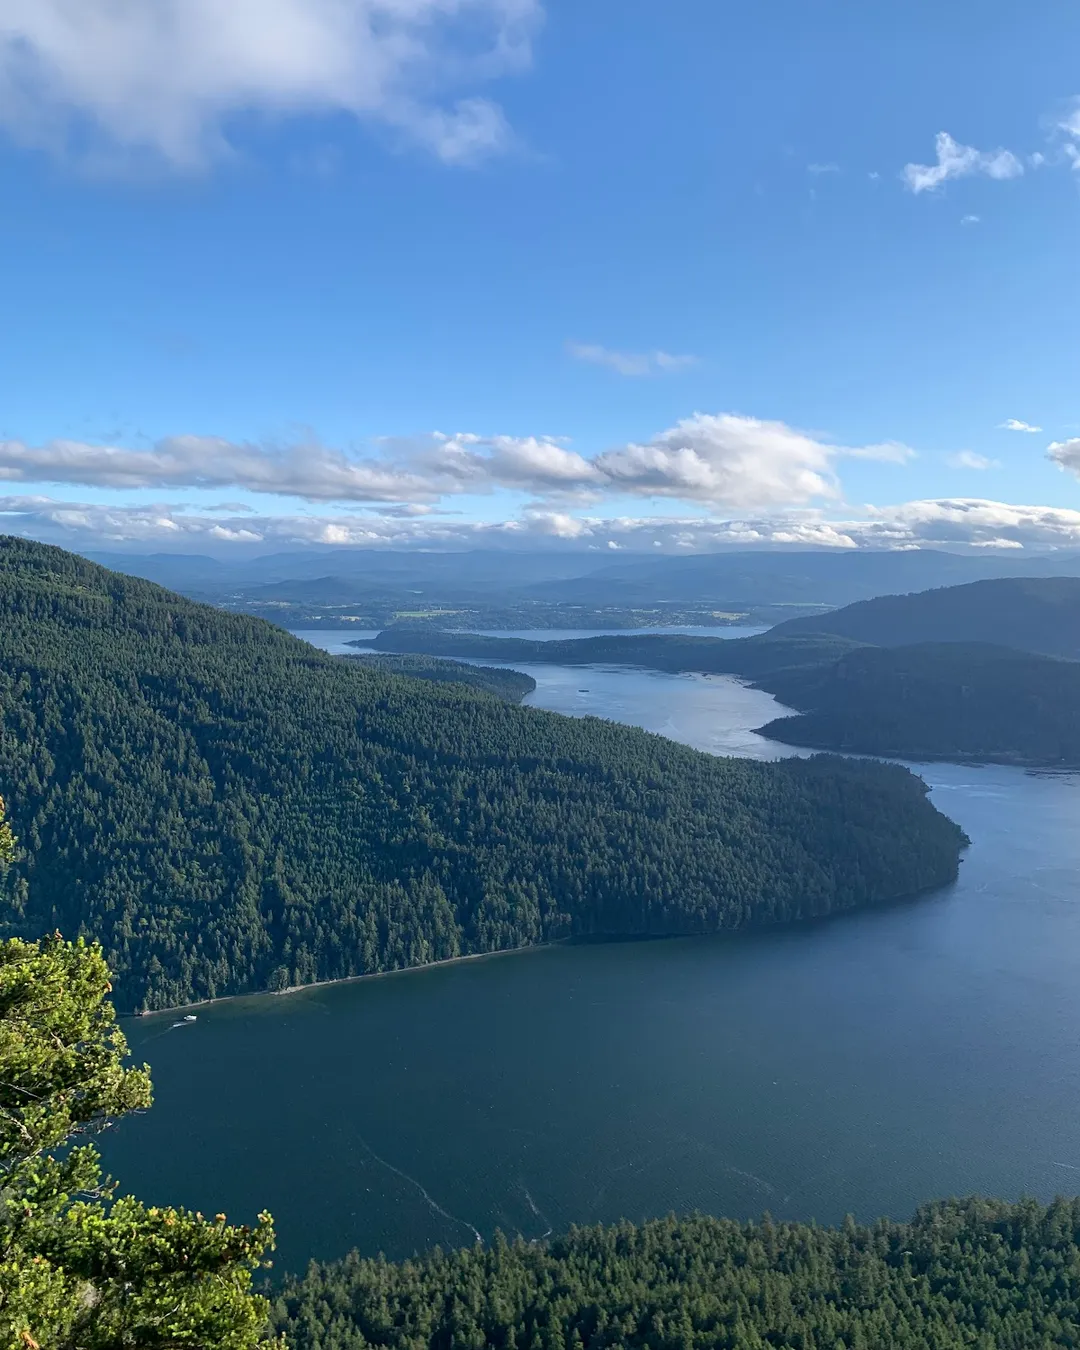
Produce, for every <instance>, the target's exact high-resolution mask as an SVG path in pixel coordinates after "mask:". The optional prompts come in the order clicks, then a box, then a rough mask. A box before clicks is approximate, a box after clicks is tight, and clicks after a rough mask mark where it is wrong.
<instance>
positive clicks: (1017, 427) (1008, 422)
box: [998, 417, 1042, 435]
mask: <svg viewBox="0 0 1080 1350" xmlns="http://www.w3.org/2000/svg"><path fill="white" fill-rule="evenodd" d="M998 430H999V431H1029V432H1031V433H1032V435H1034V434H1035V433H1036V432H1039V431H1042V427H1033V426H1032V425H1031V423H1030V422H1021V421H1020V419H1019V418H1017V417H1006V419H1005V421H1004V422H999V423H998Z"/></svg>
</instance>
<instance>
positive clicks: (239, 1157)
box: [104, 630, 1080, 1268]
mask: <svg viewBox="0 0 1080 1350" xmlns="http://www.w3.org/2000/svg"><path fill="white" fill-rule="evenodd" d="M728 631H729V632H730V630H728ZM331 636H332V637H333V638H335V639H336V638H338V637H339V636H341V635H339V634H333V635H331ZM346 636H351V635H346ZM529 671H530V673H531V674H533V675H534V677H535V678H536V679H537V680H538V682H539V683H538V688H537V691H536V693H535V694H534V695H532V696H531V700H530V701H532V702H536V703H539V704H542V705H543V706H547V707H551V708H555V709H557V710H558V711H561V712H569V713H575V714H583V713H595V714H600V715H605V716H609V717H614V718H618V719H619V720H622V721H626V722H632V723H635V724H637V725H641V726H645V727H647V728H649V729H650V730H653V731H660V732H663V733H664V734H667V735H670V736H673V737H676V738H677V739H680V740H683V741H686V742H687V743H689V744H691V745H696V746H699V747H701V748H703V749H707V750H713V751H723V752H726V753H737V754H751V755H779V754H783V753H789V752H788V751H787V750H785V749H783V748H782V747H778V746H774V745H772V744H771V743H769V742H765V741H763V740H762V739H761V738H760V737H755V736H754V734H753V732H752V728H753V727H754V726H757V725H760V724H761V723H762V722H764V721H766V720H768V718H769V717H770V716H773V715H775V710H776V707H777V705H776V704H775V703H774V701H773V700H772V699H771V698H770V697H769V696H768V695H765V694H761V693H760V692H758V691H754V690H750V689H747V688H745V687H744V686H742V685H740V684H739V683H738V682H737V681H734V680H729V679H725V678H719V677H714V678H712V679H706V678H704V677H698V676H670V675H661V674H654V673H651V672H645V671H640V670H627V669H620V668H600V667H585V668H574V669H566V668H560V667H552V666H543V665H539V666H535V667H529ZM920 772H922V773H923V774H924V776H925V777H926V778H927V781H928V782H929V783H930V784H931V785H932V788H933V795H934V800H935V801H936V803H937V804H938V805H939V806H940V807H941V808H942V809H943V810H944V811H946V812H947V813H948V814H949V815H951V816H952V817H953V818H954V819H956V820H957V821H959V822H960V824H961V825H962V826H963V827H964V828H965V830H966V831H967V832H968V834H969V835H970V836H971V838H972V841H973V843H972V847H971V849H970V850H969V852H968V854H967V856H966V858H965V861H964V863H963V867H962V871H961V877H960V880H959V882H958V883H957V884H956V885H955V886H952V887H950V888H949V889H947V890H945V891H942V892H940V893H938V894H936V895H933V896H930V897H927V898H924V899H922V900H920V901H918V902H915V903H912V904H910V905H904V906H900V907H897V908H893V909H889V910H887V911H883V912H880V913H863V914H858V915H855V916H851V917H847V918H840V919H835V920H832V921H830V922H826V923H821V924H815V925H810V926H804V927H800V928H795V929H787V930H784V931H777V932H773V933H767V934H758V935H754V936H747V937H741V938H737V939H692V940H681V939H680V940H671V941H666V942H648V943H627V944H618V945H608V946H580V947H558V948H552V949H547V950H540V951H532V952H525V953H521V954H515V955H510V956H504V957H497V958H489V959H483V960H478V961H471V962H465V963H461V964H458V965H453V966H445V967H441V968H437V969H432V970H428V971H420V972H412V973H404V974H400V975H394V976H388V977H381V978H378V979H374V980H367V981H362V982H359V983H354V984H349V985H339V986H333V987H326V988H322V989H314V990H309V991H305V992H303V993H300V994H294V995H289V996H285V997H278V998H275V997H264V998H255V999H247V1000H237V1001H233V1002H225V1003H220V1004H217V1005H214V1006H213V1007H210V1008H208V1009H205V1010H202V1011H200V1013H199V1019H198V1022H197V1023H195V1024H193V1025H189V1026H182V1027H177V1028H174V1027H172V1025H171V1024H172V1021H173V1020H174V1019H172V1018H168V1017H166V1018H148V1019H142V1020H140V1021H137V1022H134V1023H129V1025H128V1030H129V1034H130V1037H131V1041H132V1045H133V1049H134V1050H135V1053H136V1054H137V1055H138V1056H140V1057H143V1056H145V1058H146V1059H148V1060H149V1061H150V1063H151V1065H152V1068H153V1070H154V1078H155V1085H156V1090H157V1104H156V1105H155V1107H154V1109H153V1111H151V1112H149V1113H148V1114H147V1115H145V1116H142V1117H139V1118H137V1119H134V1120H129V1121H125V1122H123V1123H122V1124H121V1125H120V1126H119V1127H118V1128H117V1129H115V1130H114V1131H113V1132H112V1133H111V1134H109V1135H108V1136H106V1138H105V1143H104V1151H105V1155H106V1162H107V1164H108V1166H109V1167H110V1169H111V1170H112V1171H113V1172H114V1174H115V1175H117V1176H118V1177H119V1178H120V1179H121V1181H122V1182H123V1184H124V1186H125V1187H131V1189H133V1190H134V1191H135V1192H136V1193H138V1194H140V1195H141V1196H143V1197H145V1198H146V1199H147V1200H148V1201H153V1202H157V1203H167V1202H173V1203H182V1204H186V1205H189V1206H192V1207H195V1208H200V1209H202V1210H203V1211H205V1212H210V1213H213V1212H216V1211H218V1210H219V1209H224V1210H226V1211H227V1212H228V1213H229V1215H230V1217H231V1218H233V1219H235V1220H241V1219H250V1218H251V1217H252V1216H253V1215H254V1214H255V1213H256V1211H257V1210H259V1209H261V1208H263V1207H264V1206H265V1207H267V1208H269V1209H270V1210H272V1211H273V1213H274V1214H275V1217H276V1219H277V1222H278V1227H279V1231H280V1235H281V1247H280V1251H279V1260H278V1264H279V1266H286V1267H289V1268H297V1267H300V1266H302V1265H303V1263H304V1262H305V1261H306V1260H307V1258H308V1257H309V1256H312V1255H315V1256H319V1257H332V1256H334V1255H338V1254H340V1253H342V1252H344V1251H345V1250H347V1249H348V1248H350V1247H353V1246H358V1247H359V1248H360V1249H361V1250H362V1251H364V1252H367V1253H373V1252H376V1251H378V1250H383V1251H385V1252H387V1253H388V1254H389V1255H392V1256H401V1255H403V1254H407V1253H410V1252H412V1251H415V1250H417V1249H421V1248H424V1247H427V1246H430V1245H432V1244H434V1243H441V1244H442V1245H444V1246H448V1245H458V1244H461V1243H465V1242H469V1241H473V1240H475V1237H476V1235H477V1234H478V1233H479V1234H481V1235H482V1236H484V1237H487V1236H489V1235H490V1234H491V1233H492V1232H493V1231H494V1229H495V1228H496V1227H501V1228H503V1229H504V1230H505V1231H508V1232H511V1233H516V1232H520V1233H522V1234H524V1235H525V1236H526V1237H530V1238H532V1237H539V1236H541V1235H542V1234H544V1233H545V1232H546V1231H547V1230H548V1229H551V1228H553V1229H555V1230H559V1229H561V1228H564V1227H566V1226H567V1225H569V1224H571V1223H575V1222H577V1223H582V1222H590V1221H595V1220H611V1219H615V1218H618V1217H620V1216H623V1215H626V1216H629V1217H632V1218H642V1217H644V1216H647V1215H655V1214H663V1213H665V1212H667V1211H669V1210H679V1211H685V1210H689V1209H693V1208H699V1209H703V1210H708V1211H711V1212H713V1213H718V1214H727V1215H734V1216H751V1215H758V1214H760V1213H761V1212H762V1211H763V1210H765V1209H768V1210H770V1211H771V1212H772V1213H773V1214H774V1215H777V1216H782V1217H792V1218H801V1219H810V1218H816V1219H818V1220H821V1221H826V1222H832V1221H836V1220H839V1219H841V1218H842V1217H843V1215H844V1214H845V1213H848V1212H852V1213H855V1214H856V1215H857V1216H859V1217H860V1218H871V1217H873V1216H875V1215H877V1214H884V1213H888V1214H892V1215H897V1216H903V1215H907V1214H909V1213H910V1212H911V1211H912V1210H913V1209H914V1208H915V1207H916V1206H917V1205H918V1204H920V1203H922V1202H923V1201H926V1200H929V1199H932V1198H935V1197H940V1196H946V1195H954V1194H963V1193H968V1192H972V1191H981V1192H988V1193H994V1194H999V1195H1004V1196H1017V1195H1019V1194H1022V1193H1030V1194H1035V1195H1039V1196H1043V1197H1049V1196H1051V1195H1053V1194H1054V1193H1055V1192H1073V1191H1075V1190H1077V1189H1080V980H1078V979H1077V965H1078V958H1080V905H1078V900H1080V832H1078V831H1077V830H1076V820H1077V812H1078V807H1080V776H1077V775H1062V774H1057V775H1055V774H1034V773H1026V772H1023V771H1021V770H1016V769H1011V768H1004V767H986V768H971V767H966V766H965V767H959V766H952V765H940V764H937V765H932V766H926V767H925V768H923V769H921V770H920Z"/></svg>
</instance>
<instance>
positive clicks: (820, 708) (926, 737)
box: [761, 642, 1080, 767]
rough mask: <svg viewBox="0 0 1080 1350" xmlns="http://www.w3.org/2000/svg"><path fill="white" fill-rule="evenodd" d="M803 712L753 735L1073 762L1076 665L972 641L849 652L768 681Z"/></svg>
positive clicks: (1076, 757) (1076, 749)
mask: <svg viewBox="0 0 1080 1350" xmlns="http://www.w3.org/2000/svg"><path fill="white" fill-rule="evenodd" d="M767 684H768V687H769V689H770V690H771V691H772V692H773V693H774V694H776V696H777V697H778V698H779V699H780V701H781V703H786V704H788V705H789V706H791V707H794V708H802V709H806V711H805V712H804V714H803V715H802V716H799V717H782V718H778V719H777V720H776V721H774V722H770V723H769V724H768V725H767V726H764V727H762V728H761V731H762V734H763V735H765V736H772V737H774V738H775V739H776V740H779V741H786V742H787V743H788V744H790V745H805V746H813V747H814V748H816V749H829V750H846V751H858V752H859V753H862V754H869V755H890V756H896V757H899V758H904V759H954V760H966V759H974V760H997V761H1004V762H1014V763H1020V764H1031V765H1040V766H1043V767H1075V766H1077V765H1080V662H1078V661H1063V660H1058V659H1057V658H1055V657H1051V656H1036V655H1034V654H1033V653H1031V652H1021V651H1016V650H1014V649H1012V648H1009V647H993V646H990V645H988V644H981V643H963V642H936V643H922V644H919V645H918V646H912V647H859V648H856V649H855V650H854V651H852V652H850V653H848V654H847V655H846V656H843V657H841V659H840V660H839V661H836V662H835V663H833V664H832V665H828V666H824V667H818V668H814V669H812V670H811V669H805V670H793V671H786V672H781V673H777V674H775V675H773V676H772V677H771V678H770V679H769V680H768V681H767Z"/></svg>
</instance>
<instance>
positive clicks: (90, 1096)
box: [0, 935, 273, 1350]
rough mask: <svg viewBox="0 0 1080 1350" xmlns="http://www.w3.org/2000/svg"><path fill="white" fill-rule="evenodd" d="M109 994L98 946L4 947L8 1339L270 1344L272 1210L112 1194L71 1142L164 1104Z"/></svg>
mask: <svg viewBox="0 0 1080 1350" xmlns="http://www.w3.org/2000/svg"><path fill="white" fill-rule="evenodd" d="M110 988H111V984H110V980H109V971H108V968H107V966H106V964H105V961H104V959H103V957H102V954H101V951H100V949H99V948H98V947H96V946H88V945H87V944H86V943H84V942H82V941H78V942H75V943H67V942H64V941H63V940H62V939H61V938H60V937H59V936H58V935H57V936H54V937H50V938H46V939H44V940H43V941H41V942H33V943H31V942H23V941H21V940H20V939H17V938H12V939H10V940H8V941H7V942H4V943H2V944H0V1347H2V1350H28V1348H30V1350H32V1347H34V1346H40V1347H41V1350H126V1348H127V1347H132V1348H133V1350H134V1348H135V1347H138V1350H155V1348H156V1347H159V1348H160V1350H173V1348H174V1347H175V1348H176V1350H179V1348H180V1347H193V1350H198V1348H200V1347H209V1346H215V1347H221V1350H251V1348H252V1347H255V1346H258V1345H266V1344H268V1342H267V1340H266V1336H265V1333H266V1328H267V1305H266V1303H265V1301H264V1300H263V1299H261V1298H259V1297H256V1296H253V1295H252V1293H251V1278H252V1272H253V1271H254V1270H255V1269H257V1268H258V1267H259V1266H260V1265H261V1263H262V1256H263V1253H264V1251H265V1250H266V1249H267V1247H269V1246H270V1245H272V1241H273V1233H272V1230H271V1227H270V1221H269V1217H268V1216H266V1215H264V1216H262V1217H261V1218H260V1220H259V1225H258V1227H257V1228H255V1229H254V1230H252V1229H248V1228H236V1227H230V1226H228V1225H227V1224H226V1223H225V1218H224V1215H220V1216H218V1218H217V1219H215V1220H214V1221H212V1222H206V1221H205V1220H203V1218H202V1216H201V1215H197V1214H190V1213H187V1212H185V1211H182V1210H176V1209H148V1208H146V1206H144V1205H142V1204H141V1203H140V1202H139V1201H137V1200H134V1199H132V1198H130V1197H127V1196H124V1197H121V1198H114V1189H115V1188H114V1187H113V1185H112V1184H111V1183H109V1182H106V1181H105V1180H104V1179H103V1178H102V1175H101V1169H100V1166H99V1160H98V1154H97V1151H96V1150H95V1149H94V1147H93V1146H92V1145H91V1144H81V1145H77V1146H75V1147H66V1146H67V1145H68V1144H69V1143H70V1141H72V1140H73V1139H75V1138H76V1137H77V1136H79V1135H82V1134H85V1133H86V1132H87V1131H88V1130H91V1129H94V1128H96V1127H100V1126H102V1125H104V1124H105V1123H107V1122H108V1121H110V1120H112V1119H113V1118H115V1117H117V1116H121V1115H123V1114H125V1113H126V1112H129V1111H135V1110H141V1109H143V1108H145V1107H147V1106H149V1104H150V1079H149V1076H148V1074H147V1071H146V1069H145V1066H144V1067H143V1068H142V1069H137V1068H126V1067H125V1066H124V1063H123V1061H124V1059H125V1058H126V1055H127V1045H126V1043H125V1041H124V1037H123V1035H122V1033H121V1032H120V1030H119V1028H118V1027H117V1025H116V1019H115V1014H114V1012H113V1009H112V1007H111V1006H110V1005H109V1004H108V1003H107V1002H106V1001H105V998H106V995H107V994H108V992H109V990H110Z"/></svg>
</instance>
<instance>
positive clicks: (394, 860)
mask: <svg viewBox="0 0 1080 1350" xmlns="http://www.w3.org/2000/svg"><path fill="white" fill-rule="evenodd" d="M0 795H3V797H4V798H5V799H6V800H7V802H8V805H9V808H10V816H11V821H12V824H13V826H14V828H15V830H16V833H17V834H19V835H20V836H21V838H22V840H23V842H24V844H25V845H26V856H25V857H24V859H23V861H22V862H21V863H19V864H17V866H16V869H15V872H14V899H13V901H11V902H10V903H8V904H7V905H6V907H5V917H6V920H7V923H6V927H7V928H8V930H9V931H15V932H28V933H30V934H38V933H41V932H47V931H50V930H52V929H54V928H59V929H61V930H62V931H63V932H64V933H65V934H66V935H68V936H74V935H75V934H76V933H77V932H79V931H82V932H86V933H90V934H92V935H94V936H96V937H99V938H100V939H101V940H102V941H103V943H104V944H105V947H106V951H107V954H108V956H109V959H110V961H111V962H112V964H113V965H114V968H115V969H117V971H118V974H119V985H118V998H119V1001H120V1005H121V1006H122V1007H125V1008H131V1007H140V1006H163V1005H168V1004H172V1003H177V1002H181V1001H185V1000H189V999H195V998H199V997H206V996H212V995H221V994H225V993H230V992H236V991H238V990H245V989H259V988H265V987H268V986H270V987H281V986H284V985H287V984H290V983H301V982H308V981H311V980H315V979H326V978H333V977H339V976H346V975H354V974H359V973H364V972H370V971H377V970H385V969H390V968H396V967H401V966H406V965H410V964H415V963H418V962H424V961H429V960H433V959H438V958H443V957H451V956H456V955H459V954H461V953H465V952H481V951H490V950H496V949H501V948H507V947H512V946H516V945H520V944H524V943H531V942H538V941H542V940H546V939H552V938H557V937H563V936H566V935H571V934H639V933H666V932H706V931H715V930H718V929H734V928H738V927H741V926H744V925H747V924H753V923H758V924H760V923H772V922H778V921H781V920H786V919H793V918H798V917H803V916H809V915H818V914H825V913H829V912H832V911H835V910H840V909H846V908H850V907H853V906H858V905H865V904H873V903H877V902H884V901H889V900H893V899H896V898H898V897H901V896H905V895H910V894H912V893H914V892H916V891H919V890H922V889H925V888H927V887H932V886H936V885H940V884H942V883H943V882H946V881H948V880H950V879H951V878H952V877H953V876H955V874H956V869H957V859H958V853H959V849H960V847H961V845H962V836H961V834H960V832H959V831H958V830H957V829H956V827H955V826H953V825H952V824H951V822H949V821H948V820H946V819H945V818H944V817H943V816H941V815H940V814H939V813H938V812H936V811H935V810H934V809H933V807H932V806H931V805H930V804H929V802H928V801H927V799H926V796H925V790H924V788H923V785H922V784H921V782H919V780H917V779H915V778H914V777H912V776H911V775H909V774H907V773H906V772H905V771H904V770H902V769H898V768H889V767H886V766H880V765H874V764H858V763H843V762H836V761H830V760H815V761H809V762H807V761H804V762H790V763H785V764H779V765H764V764H756V763H749V762H745V761H728V760H719V759H714V758H712V757H710V756H707V755H703V754H699V753H697V752H695V751H692V750H688V749H685V748H683V747H681V746H677V745H675V744H673V743H671V742H669V741H665V740H663V739H661V738H659V737H655V736H649V735H646V734H645V733H643V732H638V731H634V730H632V729H629V728H625V727H620V726H615V725H613V724H610V723H605V722H600V721H597V720H595V719H588V720H583V721H577V720H574V719H570V718H563V717H558V716H556V715H554V714H548V713H540V712H536V711H532V710H529V709H524V708H519V707H516V706H513V705H511V704H509V703H505V702H500V701H498V700H496V699H493V698H491V697H489V696H488V695H486V694H481V693H477V692H473V691H470V690H468V689H466V688H464V687H462V686H460V685H451V684H447V685H443V686H437V685H434V684H428V683H425V682H420V681H417V680H412V679H406V678H403V677H401V676H396V675H390V674H387V673H385V672H382V671H379V670H377V669H370V668H367V667H365V666H364V664H363V663H362V662H346V661H340V660H337V659H336V658H334V657H331V656H327V655H325V654H324V653H321V652H317V651H315V650H314V649H313V648H311V647H309V646H307V645H306V644H305V643H302V642H299V641H297V640H296V639H294V638H292V637H290V636H289V635H288V634H287V633H284V632H281V631H279V630H276V629H274V628H272V627H270V626H269V625H267V624H265V623H263V622H261V621H259V620H253V619H248V618H244V617H240V616H236V615H229V614H224V613H221V612H220V611H217V610H214V609H211V608H209V607H206V606H202V605H198V604H195V603H193V602H190V601H186V600H183V599H181V598H180V597H178V596H175V595H172V594H170V593H169V592H167V591H162V590H160V589H158V588H157V587H156V586H153V585H151V584H150V583H147V582H144V581H139V580H136V579H133V578H130V577H124V576H120V575H118V574H115V573H110V572H106V571H104V570H103V569H101V568H98V567H96V566H94V565H93V564H90V563H87V562H85V561H83V560H82V559H79V558H76V557H74V556H73V555H71V554H66V553H63V552H61V551H60V550H57V549H50V548H45V547H43V546H40V545H34V544H28V543H26V542H23V541H19V540H12V539H7V540H4V539H0Z"/></svg>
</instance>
